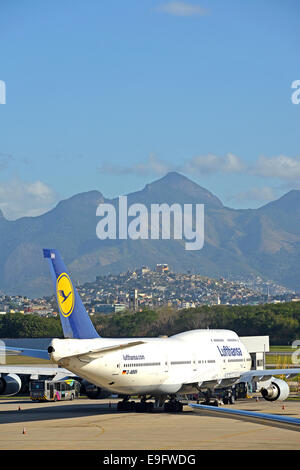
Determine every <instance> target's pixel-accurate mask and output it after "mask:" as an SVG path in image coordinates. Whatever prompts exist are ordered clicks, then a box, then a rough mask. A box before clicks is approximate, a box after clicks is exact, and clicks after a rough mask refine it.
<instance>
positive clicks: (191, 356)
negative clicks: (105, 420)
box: [51, 330, 251, 395]
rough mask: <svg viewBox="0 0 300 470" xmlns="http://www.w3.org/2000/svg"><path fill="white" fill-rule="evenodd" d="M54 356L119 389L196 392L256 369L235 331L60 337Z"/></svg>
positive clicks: (125, 391) (97, 381) (128, 391)
mask: <svg viewBox="0 0 300 470" xmlns="http://www.w3.org/2000/svg"><path fill="white" fill-rule="evenodd" d="M137 340H141V341H143V342H144V343H143V344H140V345H137V346H132V347H127V348H124V349H119V350H117V351H111V352H105V351H104V352H103V353H102V352H100V353H99V352H98V353H97V354H96V353H91V355H90V357H88V356H87V355H86V356H83V357H71V356H74V355H79V354H80V353H84V352H87V351H95V350H97V349H98V350H99V349H102V348H107V347H111V346H114V345H116V346H117V345H122V344H125V343H130V342H135V341H137ZM51 345H52V347H53V348H54V352H52V353H51V359H52V360H53V361H54V362H56V363H58V364H60V365H62V366H63V367H66V368H67V369H68V370H70V371H72V372H73V373H74V374H76V375H78V376H80V377H82V378H84V379H86V380H87V381H89V382H91V383H93V384H95V385H97V386H99V387H103V388H106V389H108V390H111V391H112V392H114V393H119V394H126V395H136V394H151V395H164V394H173V393H177V392H182V393H193V391H197V390H199V389H201V388H203V389H206V388H215V387H218V386H220V387H222V386H228V385H230V383H234V381H235V380H237V379H238V378H239V377H240V376H241V375H242V374H243V373H245V372H247V371H249V370H250V368H251V358H250V355H249V353H248V351H247V350H246V348H245V346H244V345H243V343H242V342H241V341H240V339H239V338H238V336H237V334H236V333H234V332H233V331H229V330H192V331H187V332H185V333H180V334H177V335H174V336H171V337H166V338H165V337H161V338H138V339H137V338H130V339H128V338H127V339H118V338H115V339H108V338H97V339H90V340H84V339H54V340H52V343H51Z"/></svg>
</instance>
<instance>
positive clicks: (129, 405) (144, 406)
mask: <svg viewBox="0 0 300 470" xmlns="http://www.w3.org/2000/svg"><path fill="white" fill-rule="evenodd" d="M153 409H154V403H153V402H152V401H146V397H143V398H142V399H141V401H140V402H135V401H129V396H127V397H125V398H123V400H122V401H119V402H118V405H117V410H118V411H135V412H136V413H152V411H153Z"/></svg>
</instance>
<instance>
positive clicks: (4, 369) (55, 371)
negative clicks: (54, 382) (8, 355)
mask: <svg viewBox="0 0 300 470" xmlns="http://www.w3.org/2000/svg"><path fill="white" fill-rule="evenodd" d="M0 374H21V375H30V376H39V375H46V376H49V375H53V376H55V377H56V378H57V377H59V378H60V377H61V376H62V377H66V376H68V377H69V376H70V377H71V376H72V377H75V374H73V372H70V371H69V370H67V369H63V368H62V367H41V366H38V365H37V366H10V365H6V366H5V365H3V366H2V365H0Z"/></svg>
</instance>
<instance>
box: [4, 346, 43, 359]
mask: <svg viewBox="0 0 300 470" xmlns="http://www.w3.org/2000/svg"><path fill="white" fill-rule="evenodd" d="M6 353H8V354H9V355H14V356H29V357H36V358H38V359H45V360H47V361H49V354H48V351H47V350H46V349H28V348H13V347H9V346H6V347H5V348H0V358H1V357H2V358H3V357H4V356H5V354H6Z"/></svg>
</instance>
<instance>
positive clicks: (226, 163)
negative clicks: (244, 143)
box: [182, 153, 244, 175]
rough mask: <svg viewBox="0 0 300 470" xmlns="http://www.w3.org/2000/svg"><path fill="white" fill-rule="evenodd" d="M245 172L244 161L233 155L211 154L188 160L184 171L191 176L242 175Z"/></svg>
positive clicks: (183, 168)
mask: <svg viewBox="0 0 300 470" xmlns="http://www.w3.org/2000/svg"><path fill="white" fill-rule="evenodd" d="M243 170H244V164H243V162H242V160H241V159H240V158H239V157H237V156H236V155H234V154H233V153H227V155H225V156H224V157H222V156H221V157H219V156H218V155H215V154H212V153H209V154H208V155H200V156H197V157H194V158H192V159H191V160H188V161H187V162H186V163H185V164H184V166H183V167H182V171H184V172H185V173H189V174H196V175H209V174H215V173H220V172H221V173H241V172H242V171H243Z"/></svg>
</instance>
